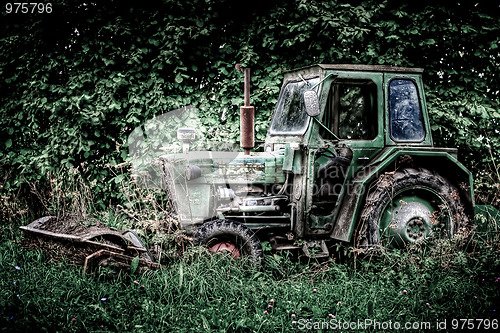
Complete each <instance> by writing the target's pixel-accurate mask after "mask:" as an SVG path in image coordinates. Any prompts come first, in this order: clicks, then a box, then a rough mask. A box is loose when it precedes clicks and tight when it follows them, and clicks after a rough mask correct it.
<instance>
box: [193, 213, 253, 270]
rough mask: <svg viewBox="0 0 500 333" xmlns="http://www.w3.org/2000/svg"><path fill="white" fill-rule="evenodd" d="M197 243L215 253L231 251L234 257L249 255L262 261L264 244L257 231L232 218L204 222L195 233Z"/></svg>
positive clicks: (251, 258) (250, 257)
mask: <svg viewBox="0 0 500 333" xmlns="http://www.w3.org/2000/svg"><path fill="white" fill-rule="evenodd" d="M194 243H195V245H202V246H205V247H207V248H208V250H209V252H213V253H221V252H222V253H229V254H231V255H232V256H233V257H234V258H239V257H248V258H249V259H250V260H251V261H253V262H255V263H256V264H257V265H260V264H261V263H262V258H263V253H262V245H261V243H260V241H259V239H258V238H257V236H256V235H255V233H254V232H253V231H252V230H250V229H249V228H247V227H246V226H245V225H244V224H242V223H239V222H236V221H231V220H215V221H210V222H207V223H205V224H203V225H202V226H201V227H200V228H198V229H197V230H196V232H195V234H194Z"/></svg>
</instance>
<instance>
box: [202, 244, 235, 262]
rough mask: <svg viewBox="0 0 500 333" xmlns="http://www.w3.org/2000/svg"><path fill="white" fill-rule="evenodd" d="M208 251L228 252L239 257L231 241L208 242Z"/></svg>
mask: <svg viewBox="0 0 500 333" xmlns="http://www.w3.org/2000/svg"><path fill="white" fill-rule="evenodd" d="M208 252H210V253H229V254H231V255H232V256H233V258H240V257H241V253H240V251H239V250H238V248H237V247H236V245H234V244H233V243H231V242H217V243H215V244H210V245H209V246H208Z"/></svg>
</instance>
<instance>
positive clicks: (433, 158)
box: [330, 147, 474, 242]
mask: <svg viewBox="0 0 500 333" xmlns="http://www.w3.org/2000/svg"><path fill="white" fill-rule="evenodd" d="M422 148H424V147H419V148H418V150H417V149H411V148H409V147H408V148H406V147H405V148H404V149H401V148H399V147H391V148H386V149H384V150H383V151H382V152H381V153H380V154H379V155H378V156H376V157H375V158H374V159H373V160H372V161H371V162H370V163H369V164H368V165H367V166H366V167H365V168H363V169H361V170H360V171H359V172H358V173H357V174H356V175H355V176H354V178H353V179H352V180H351V184H350V185H351V186H350V187H349V188H350V190H349V191H346V195H345V196H344V198H343V200H342V203H341V206H340V209H339V214H338V217H337V222H336V223H335V226H334V227H333V230H332V233H331V234H330V238H333V239H336V240H340V241H346V242H350V241H351V239H352V236H353V233H354V230H355V226H356V223H357V221H358V219H359V216H360V214H361V211H362V209H363V206H364V204H365V198H366V195H367V194H368V192H369V190H370V186H372V184H374V182H376V180H377V179H378V178H379V177H380V176H381V175H382V174H384V173H386V172H393V171H395V170H396V169H399V168H404V167H405V164H407V166H409V167H410V166H411V167H413V168H425V169H428V170H431V171H436V172H437V173H439V174H440V175H442V176H443V177H444V178H446V179H447V180H448V181H450V183H451V184H453V185H454V186H455V187H456V188H457V189H458V191H459V193H460V197H461V199H462V200H463V202H464V204H465V206H466V209H467V211H466V213H467V215H469V216H472V214H473V213H474V192H473V180H472V174H471V173H470V171H469V170H467V168H465V166H464V165H463V164H461V163H460V162H459V161H458V160H457V159H456V156H455V155H454V154H455V153H456V150H455V149H446V148H430V147H429V148H428V149H425V148H424V149H422Z"/></svg>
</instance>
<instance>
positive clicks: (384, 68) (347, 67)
mask: <svg viewBox="0 0 500 333" xmlns="http://www.w3.org/2000/svg"><path fill="white" fill-rule="evenodd" d="M314 67H319V68H320V69H323V70H342V71H356V72H391V73H415V74H422V73H423V71H424V69H423V68H410V67H398V66H390V65H355V64H315V65H310V66H305V67H300V68H296V69H293V70H289V71H286V72H285V73H291V72H296V71H301V70H307V69H313V68H314Z"/></svg>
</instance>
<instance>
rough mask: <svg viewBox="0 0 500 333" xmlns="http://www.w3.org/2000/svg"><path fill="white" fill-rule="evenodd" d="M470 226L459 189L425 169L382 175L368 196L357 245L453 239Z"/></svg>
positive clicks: (368, 245)
mask: <svg viewBox="0 0 500 333" xmlns="http://www.w3.org/2000/svg"><path fill="white" fill-rule="evenodd" d="M468 223H469V220H468V217H467V215H466V214H465V206H464V204H463V203H462V201H461V199H460V195H459V193H458V190H457V189H456V188H455V187H454V186H453V185H451V184H450V183H449V182H448V181H447V180H446V179H444V178H443V177H442V176H440V175H438V174H435V173H433V172H431V171H429V170H426V169H419V170H416V169H410V168H408V169H403V170H401V171H396V172H394V173H392V174H391V173H386V174H384V175H382V176H381V177H380V178H379V180H378V182H377V183H376V184H375V186H374V187H373V190H372V191H370V193H369V194H368V196H367V200H366V205H365V207H364V209H363V212H362V214H361V221H360V228H359V235H358V237H357V241H358V245H359V246H361V247H370V246H373V245H377V244H380V245H382V246H390V247H397V248H402V247H404V246H405V245H406V244H409V243H414V242H417V241H420V240H423V239H425V238H427V237H446V238H451V237H452V236H453V235H455V234H456V233H457V232H458V230H459V229H460V228H462V227H467V226H468Z"/></svg>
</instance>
